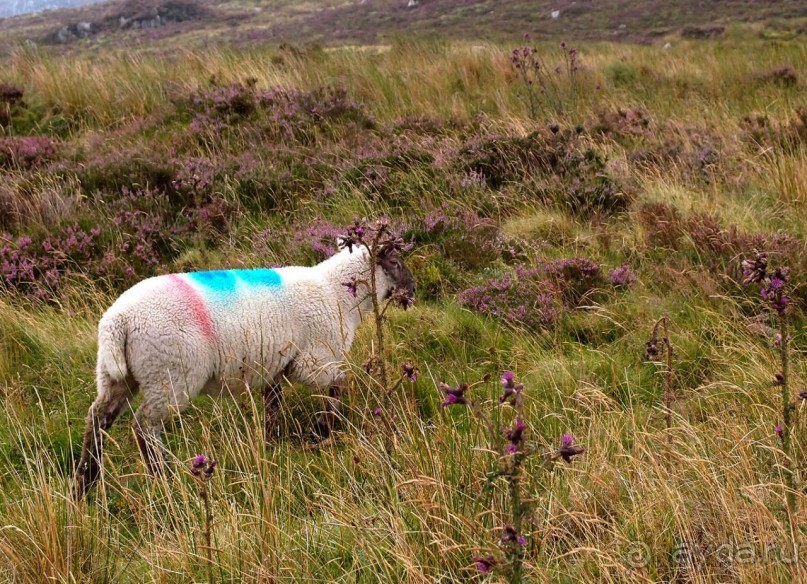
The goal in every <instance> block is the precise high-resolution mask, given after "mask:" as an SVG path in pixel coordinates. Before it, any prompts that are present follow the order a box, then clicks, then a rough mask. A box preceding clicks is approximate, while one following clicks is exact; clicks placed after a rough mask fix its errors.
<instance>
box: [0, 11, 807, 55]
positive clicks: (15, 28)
mask: <svg viewBox="0 0 807 584" xmlns="http://www.w3.org/2000/svg"><path fill="white" fill-rule="evenodd" d="M553 13H557V14H556V16H555V17H553ZM158 16H159V18H157V17H158ZM738 24H745V25H753V26H754V27H755V28H756V31H757V32H758V33H759V34H762V35H764V36H766V37H781V36H784V37H792V36H794V35H803V34H804V33H805V31H807V7H805V5H804V3H803V2H801V1H799V0H777V1H768V2H764V1H763V2H748V1H746V0H724V1H721V2H703V1H700V0H697V1H696V0H679V1H677V2H665V1H662V0H646V1H643V2H632V1H624V0H618V1H617V0H610V1H608V2H601V1H596V2H595V1H591V0H588V1H580V0H575V1H569V0H563V1H560V2H558V1H551V2H550V1H546V0H538V1H535V0H533V1H529V2H528V1H522V0H511V1H508V2H499V1H496V0H473V1H472V0H463V1H459V2H458V1H457V0H421V1H419V2H417V3H415V4H413V5H411V6H410V3H409V1H408V0H355V1H344V0H317V1H316V2H291V1H286V0H284V1H275V2H271V3H270V4H267V3H265V2H255V1H250V0H239V1H222V0H198V1H193V2H191V1H188V0H147V1H144V0H112V1H111V2H105V3H103V4H99V5H94V6H88V7H84V8H81V9H77V10H61V11H51V12H47V13H44V14H38V15H31V16H25V17H17V18H12V19H5V20H0V32H2V35H0V50H6V51H9V50H11V49H12V48H13V47H14V46H16V45H18V44H19V43H21V42H24V41H29V42H34V43H37V44H40V45H43V44H44V45H52V46H56V47H60V48H68V49H73V48H77V47H78V48H89V49H93V50H106V49H108V48H109V47H110V46H121V45H123V46H132V45H142V46H144V47H151V48H155V49H157V50H165V48H166V47H167V46H177V47H185V48H188V47H194V48H198V47H200V46H202V47H206V46H210V45H211V44H220V43H234V44H237V45H241V46H250V45H254V44H255V43H261V42H273V43H278V44H279V43H283V42H288V43H306V44H319V45H324V46H332V45H345V44H348V45H350V44H359V45H365V44H384V45H386V44H389V43H391V42H400V41H411V40H413V39H424V38H425V39H447V38H450V39H476V40H479V41H499V42H500V41H505V40H506V41H512V40H513V39H519V38H521V37H522V36H523V35H524V33H526V32H529V33H531V34H532V35H533V36H535V37H536V38H541V39H561V38H565V39H571V40H575V41H580V40H583V39H586V40H609V41H631V42H642V43H651V42H658V41H661V43H660V44H663V43H664V41H665V40H667V38H668V37H669V38H678V37H679V35H683V36H684V37H687V38H714V37H719V36H721V35H723V34H724V33H725V32H726V31H727V30H728V29H730V28H731V27H732V26H735V25H738Z"/></svg>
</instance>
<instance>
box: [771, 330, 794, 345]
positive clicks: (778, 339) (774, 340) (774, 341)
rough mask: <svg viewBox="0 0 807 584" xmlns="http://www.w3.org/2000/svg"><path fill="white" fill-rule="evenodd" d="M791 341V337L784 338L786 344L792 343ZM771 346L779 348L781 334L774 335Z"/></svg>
mask: <svg viewBox="0 0 807 584" xmlns="http://www.w3.org/2000/svg"><path fill="white" fill-rule="evenodd" d="M792 340H793V337H791V336H790V335H787V337H785V341H786V342H788V343H789V342H790V341H792ZM773 345H774V346H775V347H781V346H782V333H776V334H775V335H774V336H773Z"/></svg>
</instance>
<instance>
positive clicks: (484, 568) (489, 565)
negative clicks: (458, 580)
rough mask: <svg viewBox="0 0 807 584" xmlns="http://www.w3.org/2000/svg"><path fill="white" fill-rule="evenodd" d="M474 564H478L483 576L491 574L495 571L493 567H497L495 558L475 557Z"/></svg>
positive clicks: (477, 566)
mask: <svg viewBox="0 0 807 584" xmlns="http://www.w3.org/2000/svg"><path fill="white" fill-rule="evenodd" d="M474 563H475V564H476V568H477V569H478V570H479V571H480V572H482V573H483V574H490V571H491V570H492V569H493V566H495V565H496V560H495V559H494V558H493V556H485V557H484V558H483V557H482V556H474Z"/></svg>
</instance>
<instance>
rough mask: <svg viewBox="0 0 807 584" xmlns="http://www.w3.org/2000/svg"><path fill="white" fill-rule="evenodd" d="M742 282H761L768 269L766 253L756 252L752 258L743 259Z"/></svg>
mask: <svg viewBox="0 0 807 584" xmlns="http://www.w3.org/2000/svg"><path fill="white" fill-rule="evenodd" d="M742 268H743V276H744V279H743V284H751V283H754V282H762V281H763V280H764V279H765V276H766V275H767V270H768V255H767V254H764V253H758V254H756V256H755V257H754V259H746V260H743V263H742Z"/></svg>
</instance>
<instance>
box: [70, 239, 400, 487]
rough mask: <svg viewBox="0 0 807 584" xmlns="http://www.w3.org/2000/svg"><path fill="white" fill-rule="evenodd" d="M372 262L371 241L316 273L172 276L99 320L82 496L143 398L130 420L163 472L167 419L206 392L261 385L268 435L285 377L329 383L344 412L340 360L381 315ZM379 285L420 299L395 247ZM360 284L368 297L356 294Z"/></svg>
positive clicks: (131, 294) (383, 261) (382, 255)
mask: <svg viewBox="0 0 807 584" xmlns="http://www.w3.org/2000/svg"><path fill="white" fill-rule="evenodd" d="M371 265H372V259H371V254H370V251H369V250H368V248H367V247H366V246H365V245H360V244H359V245H357V244H348V246H347V247H343V249H341V251H339V252H338V253H336V254H335V255H333V256H332V257H330V258H329V259H327V260H325V261H323V262H321V263H319V264H317V265H315V266H312V267H299V266H292V267H284V268H277V269H268V268H259V269H252V270H223V271H208V272H189V273H182V274H168V275H162V276H156V277H153V278H149V279H147V280H143V281H142V282H140V283H138V284H136V285H135V286H133V287H132V288H130V289H129V290H127V291H126V292H124V293H123V294H122V295H121V296H120V297H119V298H118V299H117V300H116V301H115V302H114V303H113V304H112V306H111V307H110V308H109V309H108V310H107V311H106V312H105V313H104V315H103V316H102V317H101V320H100V323H99V325H98V359H97V366H96V382H97V389H98V395H97V397H96V399H95V401H94V402H93V404H92V405H91V406H90V410H89V413H88V414H87V423H86V431H85V434H84V443H83V446H82V453H81V459H80V461H79V464H78V466H77V469H76V477H75V484H76V493H77V495H78V496H79V497H81V496H83V495H84V494H85V493H86V492H87V490H88V489H89V488H90V487H91V486H92V484H93V483H95V482H96V481H97V480H98V476H99V474H100V470H101V453H102V449H103V435H102V431H104V432H105V431H107V430H109V428H110V426H111V425H112V424H113V422H114V421H115V419H116V418H117V417H118V415H119V414H120V412H121V411H122V409H123V408H124V407H125V406H126V405H127V404H128V403H129V402H130V401H131V400H132V399H133V398H134V397H135V395H136V394H137V393H138V392H140V393H142V395H143V400H142V403H141V405H140V407H139V408H138V409H137V411H136V412H135V415H134V420H133V423H132V425H133V428H134V433H135V437H136V440H137V443H138V447H139V449H140V452H141V454H142V456H143V459H144V461H145V463H146V466H147V468H148V469H149V470H150V471H151V472H152V474H159V473H160V472H161V466H162V465H161V463H160V460H159V459H161V458H162V442H161V439H160V434H161V431H162V426H163V423H164V422H165V421H166V420H167V419H168V418H169V417H170V416H171V415H172V414H173V413H174V412H181V411H182V410H184V409H185V408H186V407H187V406H188V404H189V403H190V402H191V400H193V399H194V398H195V397H197V396H198V395H199V394H202V393H205V394H211V395H219V394H222V393H224V392H225V391H240V390H244V389H245V388H258V387H262V388H263V393H264V406H265V410H266V414H265V415H266V419H265V424H266V434H267V439H268V437H269V436H270V435H271V431H272V428H273V425H274V420H275V418H276V415H277V411H278V409H279V407H280V402H281V385H280V383H281V380H282V379H284V378H286V379H289V380H291V381H296V382H300V383H303V384H306V385H308V386H311V387H313V388H316V389H324V388H329V395H330V397H331V398H334V399H333V400H329V409H334V410H335V408H338V403H339V402H338V398H339V393H340V386H341V385H342V383H343V378H344V374H343V371H342V369H341V364H342V362H343V360H344V358H345V357H346V355H347V353H348V351H349V350H350V346H351V344H352V342H353V339H354V336H355V332H356V329H357V328H358V326H359V324H360V322H361V320H362V317H363V316H365V315H366V314H368V313H369V312H372V306H373V301H372V298H371V296H370V293H369V287H368V286H367V284H366V283H367V282H369V281H370V278H369V274H370V266H371ZM375 278H376V292H377V295H378V300H379V301H380V300H382V299H384V298H387V297H389V296H391V295H392V294H393V293H394V292H395V293H398V292H400V293H401V294H404V295H407V296H410V297H411V295H413V294H414V291H415V282H414V279H413V277H412V273H411V272H410V271H409V269H408V268H407V267H406V266H405V265H404V263H403V261H402V260H401V257H400V254H399V253H398V251H397V250H396V249H395V248H389V249H386V250H385V249H383V248H382V249H381V250H380V251H379V253H378V256H377V262H376V274H375ZM357 282H358V283H360V286H362V287H363V288H368V289H367V293H365V294H357V293H356V283H357ZM326 413H330V414H331V416H333V414H334V413H335V411H330V412H326ZM317 425H318V427H319V430H320V431H325V432H327V431H328V429H329V424H325V425H324V426H325V427H324V428H323V427H322V424H321V421H318V424H317ZM158 455H159V456H158Z"/></svg>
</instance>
